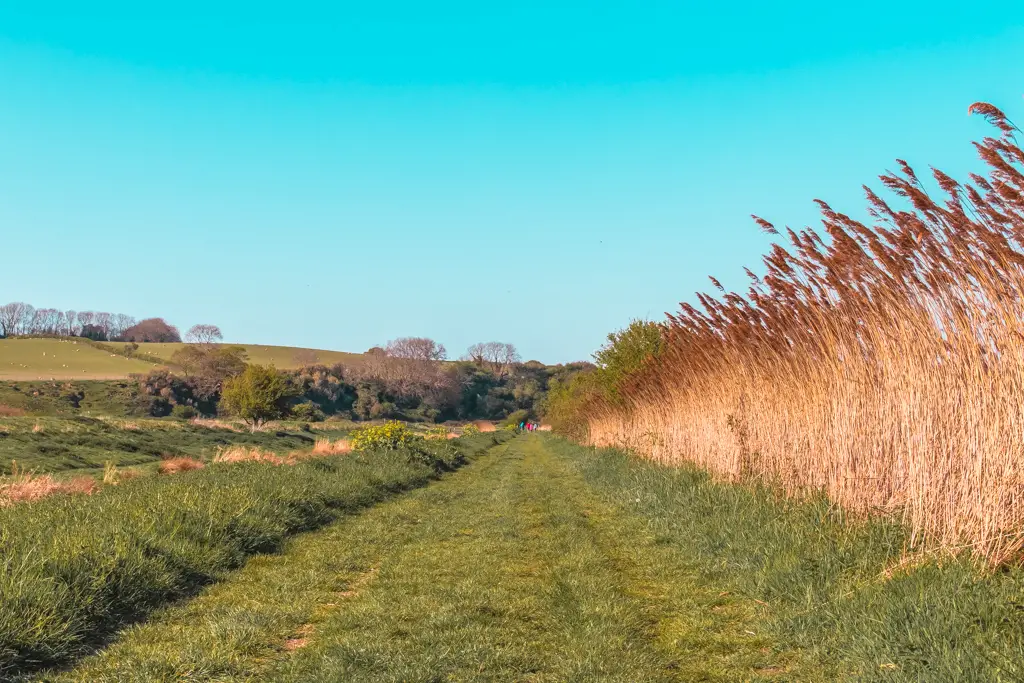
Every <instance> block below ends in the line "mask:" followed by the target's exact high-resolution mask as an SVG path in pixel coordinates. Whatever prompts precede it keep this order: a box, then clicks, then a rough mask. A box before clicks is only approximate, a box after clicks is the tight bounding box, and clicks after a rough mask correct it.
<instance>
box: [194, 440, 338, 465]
mask: <svg viewBox="0 0 1024 683" xmlns="http://www.w3.org/2000/svg"><path fill="white" fill-rule="evenodd" d="M351 450H352V446H351V444H350V443H349V442H348V441H347V440H346V439H339V440H338V441H334V442H332V441H331V440H330V439H317V440H316V443H315V445H314V446H313V448H312V450H308V451H292V452H290V453H288V455H278V454H277V453H274V452H272V451H267V450H263V449H262V448H259V447H256V446H228V447H227V448H222V449H220V450H219V451H218V452H217V455H215V456H214V457H213V462H216V463H235V462H266V463H270V464H271V465H294V464H296V463H299V462H302V461H303V460H309V459H311V458H321V457H324V456H328V455H339V454H342V453H348V452H350V451H351Z"/></svg>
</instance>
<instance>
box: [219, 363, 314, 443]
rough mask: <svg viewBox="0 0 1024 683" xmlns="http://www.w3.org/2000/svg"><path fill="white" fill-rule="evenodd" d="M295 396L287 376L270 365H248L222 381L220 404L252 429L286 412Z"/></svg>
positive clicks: (287, 412)
mask: <svg viewBox="0 0 1024 683" xmlns="http://www.w3.org/2000/svg"><path fill="white" fill-rule="evenodd" d="M295 395H296V391H295V389H294V388H293V387H292V385H291V384H290V383H289V381H288V378H287V377H286V376H285V375H283V374H282V373H280V372H278V371H277V370H275V369H274V368H273V367H268V366H263V365H249V366H246V368H245V372H243V373H242V374H240V375H238V376H237V377H232V378H230V379H228V380H227V381H226V382H225V383H224V390H223V391H222V392H221V406H222V407H223V408H225V409H226V410H227V411H228V412H229V413H231V414H232V415H237V416H238V417H240V418H242V419H243V420H244V421H245V423H246V424H248V425H249V426H250V427H252V428H253V429H254V430H255V429H257V428H259V427H260V426H261V425H263V424H265V423H267V422H269V421H270V420H276V419H279V418H282V417H285V416H286V415H288V414H289V412H291V409H290V406H291V402H292V400H293V399H294V398H295Z"/></svg>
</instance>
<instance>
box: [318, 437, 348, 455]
mask: <svg viewBox="0 0 1024 683" xmlns="http://www.w3.org/2000/svg"><path fill="white" fill-rule="evenodd" d="M351 452H352V444H351V442H349V440H348V439H338V440H337V441H331V440H330V439H317V440H316V443H315V444H313V453H314V454H316V455H340V454H342V453H351Z"/></svg>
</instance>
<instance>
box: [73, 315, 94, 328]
mask: <svg viewBox="0 0 1024 683" xmlns="http://www.w3.org/2000/svg"><path fill="white" fill-rule="evenodd" d="M95 315H96V314H95V313H93V312H92V311H79V312H78V315H77V316H75V319H76V320H77V321H78V332H79V333H81V332H82V328H83V327H85V326H86V325H92V319H93V317H95Z"/></svg>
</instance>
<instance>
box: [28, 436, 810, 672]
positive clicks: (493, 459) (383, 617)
mask: <svg viewBox="0 0 1024 683" xmlns="http://www.w3.org/2000/svg"><path fill="white" fill-rule="evenodd" d="M695 579H696V577H695V575H694V574H693V572H692V571H691V570H690V565H689V561H688V553H687V549H686V547H685V546H684V547H673V546H671V545H665V544H660V543H659V542H658V539H657V538H656V537H654V536H653V535H652V534H650V533H649V532H648V531H647V529H646V526H645V523H644V520H643V519H642V518H641V517H638V516H636V515H634V514H633V513H632V512H630V511H629V510H626V509H623V508H622V507H620V506H616V505H609V504H608V503H605V502H602V500H600V498H599V497H597V496H595V495H594V493H593V492H592V491H591V490H590V489H589V487H588V486H587V484H586V482H585V481H584V478H583V476H582V475H581V473H580V472H579V471H578V470H577V469H576V467H575V464H574V463H573V461H572V460H570V459H567V458H565V457H561V456H560V455H558V454H556V453H554V452H553V451H551V450H550V449H548V448H546V447H545V445H544V442H542V441H541V440H540V439H539V438H538V437H521V438H519V439H516V440H513V441H511V442H509V444H507V445H506V446H502V447H499V448H498V449H495V451H494V452H493V454H492V455H489V456H487V457H486V458H485V459H482V460H479V461H478V462H476V463H475V464H474V465H472V466H471V467H469V468H466V469H464V470H462V471H460V472H458V473H456V474H453V475H451V476H450V477H447V478H445V479H444V480H442V481H440V482H437V483H435V484H432V485H431V486H429V487H426V488H424V489H420V490H418V491H414V492H412V493H410V494H408V495H406V496H402V497H401V498H396V499H394V500H392V501H388V502H386V503H384V504H381V505H378V506H375V507H374V508H371V509H369V510H366V511H365V512H363V513H361V514H360V515H359V516H357V517H351V518H347V519H344V520H341V521H340V522H338V523H336V524H333V525H331V526H330V527H328V528H326V529H323V530H320V531H318V532H316V533H312V534H307V535H303V536H301V537H297V538H295V539H294V540H292V541H291V542H289V543H288V545H287V546H286V548H285V551H284V552H283V553H282V554H280V555H277V556H273V557H261V558H258V559H257V560H254V561H252V562H250V563H249V564H248V565H247V566H246V567H245V569H243V570H241V571H239V572H238V573H237V574H235V575H233V576H232V577H230V578H229V579H228V580H226V581H224V582H221V583H219V584H217V585H215V586H212V587H211V588H210V589H209V590H207V591H204V593H203V594H202V595H201V596H199V597H197V598H196V599H195V600H193V601H190V602H189V603H187V604H184V605H181V606H175V607H171V608H168V609H166V610H164V611H162V612H161V613H160V614H158V615H155V616H154V618H152V619H151V620H150V621H148V622H147V623H145V624H140V625H138V626H135V627H133V628H131V629H129V630H128V631H126V632H125V633H123V634H122V636H121V637H120V639H119V641H118V642H117V644H115V645H113V646H112V647H110V648H108V649H107V650H105V651H104V652H103V653H101V654H99V655H98V656H95V657H92V658H89V659H88V660H86V661H84V662H83V663H82V664H81V665H80V666H79V667H77V668H75V669H73V670H71V671H69V672H67V673H66V674H64V675H56V676H52V677H48V678H47V680H53V679H56V680H62V681H64V680H68V681H71V680H74V681H85V680H88V681H111V682H113V681H140V682H141V681H175V680H205V681H212V680H216V681H250V680H268V681H302V682H316V681H342V680H343V681H353V682H359V681H368V682H369V681H373V682H377V681H448V680H452V681H538V682H539V681H624V682H625V681H628V682H631V683H633V682H643V681H695V680H706V681H714V680H722V681H724V680H737V681H739V680H795V678H794V676H795V675H796V674H795V671H794V669H793V668H792V665H791V658H789V657H788V656H787V655H786V654H784V653H781V654H780V653H777V652H775V651H773V650H772V649H771V646H772V641H771V640H770V639H769V638H767V637H765V636H764V635H763V634H761V633H759V632H758V631H760V628H759V626H758V624H757V620H756V615H755V614H754V611H753V610H752V609H750V608H749V607H748V606H747V604H746V601H740V600H737V599H736V598H735V597H733V596H731V595H721V594H720V591H719V590H717V588H716V587H714V586H706V585H701V584H699V583H698V582H697V581H696V580H695Z"/></svg>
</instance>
